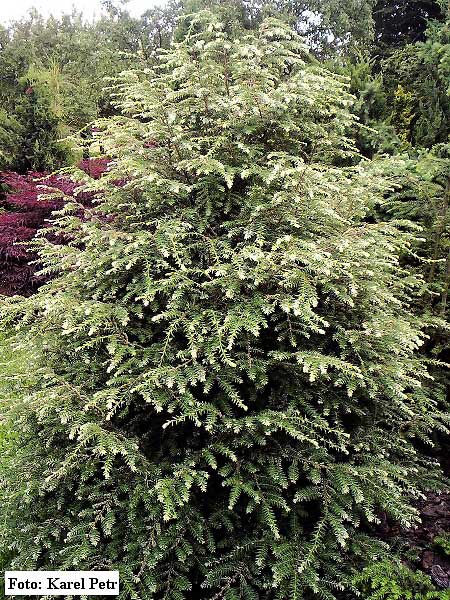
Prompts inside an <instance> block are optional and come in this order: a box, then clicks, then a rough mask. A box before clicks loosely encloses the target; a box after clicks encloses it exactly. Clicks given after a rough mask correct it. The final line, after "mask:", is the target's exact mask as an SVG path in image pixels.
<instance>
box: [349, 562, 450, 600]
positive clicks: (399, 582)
mask: <svg viewBox="0 0 450 600" xmlns="http://www.w3.org/2000/svg"><path fill="white" fill-rule="evenodd" d="M353 583H354V584H355V585H356V587H357V588H358V589H359V590H360V593H361V598H363V599H364V600H449V599H450V590H437V589H436V587H435V586H434V585H433V582H432V581H431V579H430V577H428V575H425V573H422V572H421V571H412V570H411V569H410V568H409V567H407V566H406V565H403V564H402V563H400V562H399V561H395V560H388V559H384V560H382V561H380V562H376V563H375V564H373V565H368V566H366V567H365V568H364V569H363V571H362V572H361V574H359V575H358V576H357V577H355V578H354V580H353Z"/></svg>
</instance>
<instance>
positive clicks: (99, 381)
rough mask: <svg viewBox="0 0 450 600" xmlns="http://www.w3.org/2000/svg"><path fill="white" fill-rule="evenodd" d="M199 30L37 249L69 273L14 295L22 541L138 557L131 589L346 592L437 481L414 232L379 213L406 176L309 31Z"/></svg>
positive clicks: (37, 557)
mask: <svg viewBox="0 0 450 600" xmlns="http://www.w3.org/2000/svg"><path fill="white" fill-rule="evenodd" d="M189 23H190V25H189V29H188V31H187V33H186V35H185V36H184V39H183V40H182V41H180V42H179V43H177V44H176V45H175V46H174V48H173V49H171V50H170V51H168V52H166V53H164V55H163V62H162V66H161V67H157V68H155V69H149V70H147V71H146V72H145V73H136V72H129V73H128V74H126V75H125V76H124V79H122V80H121V81H120V82H119V83H118V84H117V87H116V89H115V97H116V101H117V106H118V109H120V110H121V111H122V115H121V116H118V117H114V118H110V119H105V120H103V121H101V122H100V123H98V127H99V128H101V130H102V132H101V133H99V134H98V135H99V137H100V138H101V141H102V144H103V146H104V147H105V151H106V153H107V154H108V156H110V157H111V158H112V163H111V165H110V170H109V171H108V173H107V174H105V175H104V176H103V177H102V178H100V179H99V180H97V181H91V182H88V183H87V184H86V185H85V186H84V189H85V191H95V192H96V193H97V194H98V204H97V206H96V208H95V209H89V210H85V211H84V213H83V215H84V216H83V218H81V216H80V211H81V210H82V207H81V205H80V204H79V203H78V202H77V201H76V199H74V200H72V201H71V202H69V203H67V204H66V205H65V208H64V209H63V210H62V211H60V213H59V216H58V220H57V225H56V226H57V230H58V231H59V232H60V234H61V235H64V236H66V238H69V239H70V243H69V244H68V245H67V244H65V245H57V244H56V245H55V244H50V243H48V242H46V241H45V239H43V240H42V241H41V242H40V243H39V244H38V246H39V248H40V259H41V261H42V262H43V264H44V269H43V273H44V274H45V273H52V274H55V277H54V279H53V280H52V281H51V282H50V283H48V284H46V285H45V286H43V287H42V288H41V289H40V290H39V291H38V293H37V294H36V295H34V296H32V297H30V298H26V299H23V300H19V299H18V298H14V299H10V300H8V299H5V300H4V302H3V305H2V323H3V326H4V327H5V328H9V330H10V331H11V334H10V336H9V341H8V342H7V341H5V340H2V343H1V346H0V354H1V355H0V362H2V363H3V364H4V365H8V364H12V363H10V361H11V360H12V359H9V358H8V357H10V356H11V347H13V348H14V349H15V350H16V353H15V354H14V363H13V364H14V368H12V367H11V366H10V367H9V372H11V371H13V375H12V376H11V377H8V376H5V377H3V378H2V379H1V383H0V386H1V389H2V392H3V398H4V400H3V404H4V405H5V410H6V412H7V418H8V420H9V423H10V424H11V427H12V428H13V429H14V431H15V432H16V439H14V440H12V442H10V443H8V444H7V446H6V448H5V456H4V459H3V466H2V470H1V474H0V477H1V480H2V485H1V486H0V519H1V522H2V523H3V524H4V526H3V527H2V530H1V532H0V539H1V543H2V544H1V545H2V548H4V549H5V551H4V552H5V556H8V563H7V566H8V567H9V568H20V569H34V568H40V569H52V570H54V569H59V568H61V569H71V568H74V569H109V568H111V569H116V568H117V569H119V570H120V572H121V581H122V598H142V599H145V600H147V599H150V598H155V599H159V598H161V599H162V598H165V599H166V600H169V599H171V600H182V599H184V598H186V599H187V598H193V597H195V598H197V597H198V598H204V599H208V598H209V599H213V598H214V599H217V600H218V599H221V598H224V599H227V600H232V599H235V598H246V599H256V598H260V599H267V600H269V599H274V600H282V599H283V600H287V599H289V600H295V599H300V598H302V599H303V598H305V599H307V598H325V599H330V600H331V599H332V598H334V597H335V596H336V594H339V593H340V591H341V590H343V589H345V587H346V586H347V585H351V584H350V581H351V577H350V576H351V573H350V572H349V571H350V564H351V561H353V560H357V559H358V557H360V558H361V557H363V558H364V560H366V561H367V560H371V559H375V557H376V556H379V555H380V554H382V553H383V549H384V547H385V546H384V545H383V544H382V543H381V542H378V541H377V540H376V537H375V536H371V535H370V527H371V524H373V523H376V522H377V514H378V511H380V510H382V511H386V512H387V513H388V514H389V515H390V516H391V517H392V519H394V520H396V521H398V522H399V523H401V524H403V525H410V524H411V523H414V522H415V519H416V517H417V514H416V511H415V510H414V509H413V508H412V507H411V505H410V500H411V499H412V498H413V497H416V496H417V495H419V494H420V491H421V490H423V489H425V488H427V487H428V486H435V485H437V484H436V479H435V475H436V474H438V473H437V471H436V470H435V469H434V463H433V461H431V460H429V459H428V458H426V457H424V456H423V455H422V454H421V453H420V452H419V450H418V444H417V443H416V441H417V440H418V441H419V442H420V443H428V442H431V434H432V432H433V431H434V430H435V429H436V428H440V429H442V430H445V425H444V422H445V415H444V414H443V413H442V412H441V408H442V406H441V400H440V396H439V394H438V392H439V390H436V389H435V388H434V387H433V386H432V385H431V384H430V378H429V375H428V372H427V368H426V365H425V364H424V362H423V361H422V360H421V358H420V357H419V356H418V355H417V353H416V350H417V349H418V348H419V347H420V345H421V344H422V342H423V339H424V334H423V333H422V331H421V328H420V323H419V322H418V320H417V319H416V318H415V317H414V316H413V315H412V314H411V312H410V310H409V297H410V294H411V292H412V290H413V289H414V287H415V286H416V285H419V284H420V279H417V278H415V277H413V276H410V275H408V273H407V272H405V271H404V270H403V268H402V267H401V265H400V263H399V255H400V254H401V253H402V252H406V251H407V250H408V248H409V246H410V245H411V244H412V243H413V241H414V233H413V232H411V231H409V230H408V229H407V228H406V223H404V222H398V223H396V222H392V223H368V222H366V221H365V216H366V215H367V214H368V212H369V211H370V210H371V208H372V207H373V205H374V204H375V203H376V202H378V201H380V200H381V199H382V198H383V195H384V194H385V192H386V191H387V190H388V189H389V187H390V182H389V179H388V178H387V177H386V175H385V171H388V170H389V164H388V165H387V166H384V167H383V169H382V168H381V166H380V168H379V167H378V165H377V163H370V162H369V161H363V162H361V161H360V160H359V156H358V154H357V151H356V150H355V148H354V147H353V144H352V142H351V139H350V133H351V130H352V128H353V126H354V117H353V116H352V114H351V112H350V110H349V107H350V105H351V103H352V101H353V99H352V97H351V96H350V94H349V93H348V91H347V88H346V84H345V83H343V81H342V79H341V78H340V77H338V76H336V75H333V74H332V73H330V72H327V71H326V70H324V69H322V68H320V67H318V66H317V65H316V64H315V63H314V62H312V61H310V60H309V59H308V56H307V54H306V52H305V49H304V47H303V45H302V43H301V42H300V41H299V39H298V37H297V35H296V34H295V33H294V32H293V31H292V30H290V29H289V28H287V27H286V26H285V25H283V24H282V23H281V22H279V21H276V20H274V19H268V20H265V21H264V22H263V23H262V25H261V27H260V28H259V30H258V31H257V32H255V33H248V34H246V35H245V36H244V37H242V38H241V39H239V38H236V37H235V34H234V33H230V32H227V31H225V30H224V27H223V25H222V23H221V22H220V20H219V19H218V18H217V17H215V16H214V15H212V14H211V13H209V12H200V13H199V14H198V15H197V16H196V17H195V18H190V19H189ZM85 179H86V177H85ZM3 368H4V369H8V366H4V367H3ZM6 372H8V371H6Z"/></svg>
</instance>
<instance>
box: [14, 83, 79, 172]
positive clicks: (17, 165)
mask: <svg viewBox="0 0 450 600" xmlns="http://www.w3.org/2000/svg"><path fill="white" fill-rule="evenodd" d="M16 119H17V120H18V122H19V123H20V125H21V129H22V131H21V140H20V141H21V143H20V147H19V149H18V151H17V155H16V156H15V157H14V162H13V164H12V165H11V168H12V170H15V171H18V172H19V173H26V172H27V171H54V170H56V169H58V168H61V167H63V166H65V164H67V162H68V159H69V152H68V149H67V148H66V147H65V146H64V145H63V143H62V142H61V141H60V139H59V138H60V134H61V130H60V122H59V120H58V118H57V116H56V115H55V113H54V112H53V111H52V108H51V104H50V98H49V96H48V94H47V90H46V89H45V88H42V87H40V86H38V85H35V82H34V81H30V80H26V81H25V83H24V86H23V94H22V98H21V102H20V104H19V107H18V109H17V114H16Z"/></svg>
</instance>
